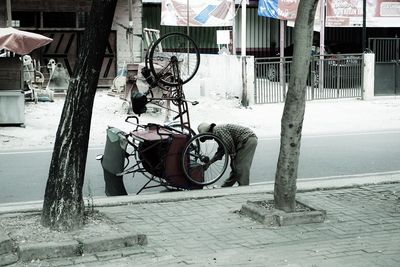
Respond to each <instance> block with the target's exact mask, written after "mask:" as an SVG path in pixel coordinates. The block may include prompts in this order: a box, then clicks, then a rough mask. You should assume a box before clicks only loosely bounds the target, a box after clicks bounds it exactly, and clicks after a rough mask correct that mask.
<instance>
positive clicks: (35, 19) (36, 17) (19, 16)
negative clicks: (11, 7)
mask: <svg viewBox="0 0 400 267" xmlns="http://www.w3.org/2000/svg"><path fill="white" fill-rule="evenodd" d="M12 20H13V21H15V22H19V23H16V24H15V25H16V26H17V27H25V28H38V27H40V13H39V12H27V11H14V12H12ZM18 24H19V25H18Z"/></svg>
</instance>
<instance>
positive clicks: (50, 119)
mask: <svg viewBox="0 0 400 267" xmlns="http://www.w3.org/2000/svg"><path fill="white" fill-rule="evenodd" d="M196 100H197V101H199V104H198V105H196V106H191V105H190V106H189V112H190V119H191V126H192V128H194V129H196V128H197V125H198V124H199V123H201V122H203V121H208V122H215V123H237V124H241V125H244V126H248V127H250V128H252V129H253V130H254V131H255V132H256V134H257V135H258V136H259V138H271V137H272V138H276V137H279V135H280V120H281V116H282V111H283V107H284V104H283V103H278V104H262V105H260V104H259V105H254V106H252V107H251V108H247V109H245V108H240V107H239V105H238V100H236V99H215V98H212V97H201V98H199V99H196ZM63 104H64V98H63V97H57V98H56V99H55V102H39V103H38V104H34V103H32V102H27V103H26V105H25V127H19V126H16V127H14V126H0V151H7V150H24V149H26V150H35V149H38V150H42V149H50V148H52V146H53V144H54V140H55V134H56V131H57V127H58V123H59V120H60V116H61V111H62V108H63ZM126 116H127V114H126V111H125V109H124V107H123V101H122V100H121V99H119V98H118V97H113V96H109V95H107V91H105V90H100V91H98V92H97V94H96V98H95V103H94V109H93V116H92V124H91V134H90V145H89V146H90V147H101V146H104V143H105V140H106V134H105V131H106V128H107V126H108V125H110V126H114V127H118V128H120V129H122V130H124V131H130V130H132V129H133V126H132V125H131V124H128V123H126V122H125V121H124V120H125V118H126ZM164 119H165V115H164V114H163V113H161V114H160V113H156V114H155V113H148V114H144V115H142V116H141V117H140V122H141V123H148V122H154V123H163V122H164ZM399 130H400V97H385V98H376V99H374V100H368V101H363V100H358V99H338V100H319V101H309V102H307V104H306V112H305V119H304V127H303V135H304V136H307V135H328V134H329V135H330V134H346V133H366V132H376V131H399Z"/></svg>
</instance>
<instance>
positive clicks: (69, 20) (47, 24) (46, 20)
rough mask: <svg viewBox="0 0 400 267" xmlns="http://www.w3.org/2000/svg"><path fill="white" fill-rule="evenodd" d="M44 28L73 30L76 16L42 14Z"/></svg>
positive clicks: (73, 14) (66, 13)
mask: <svg viewBox="0 0 400 267" xmlns="http://www.w3.org/2000/svg"><path fill="white" fill-rule="evenodd" d="M43 27H44V28H75V27H76V14H75V13H74V12H43Z"/></svg>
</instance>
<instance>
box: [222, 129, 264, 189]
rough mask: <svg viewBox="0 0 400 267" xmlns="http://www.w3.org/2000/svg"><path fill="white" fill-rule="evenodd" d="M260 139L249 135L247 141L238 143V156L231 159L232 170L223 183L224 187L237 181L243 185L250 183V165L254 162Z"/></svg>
mask: <svg viewBox="0 0 400 267" xmlns="http://www.w3.org/2000/svg"><path fill="white" fill-rule="evenodd" d="M257 143H258V139H257V137H255V136H252V137H249V138H248V139H247V140H246V142H245V143H241V144H239V145H238V147H237V150H236V156H235V157H234V158H233V159H231V172H230V174H229V177H228V178H227V179H226V180H225V182H224V183H223V184H222V187H228V186H233V185H234V184H235V183H236V182H238V184H239V185H240V186H241V185H249V183H250V167H251V164H252V163H253V158H254V153H255V151H256V147H257Z"/></svg>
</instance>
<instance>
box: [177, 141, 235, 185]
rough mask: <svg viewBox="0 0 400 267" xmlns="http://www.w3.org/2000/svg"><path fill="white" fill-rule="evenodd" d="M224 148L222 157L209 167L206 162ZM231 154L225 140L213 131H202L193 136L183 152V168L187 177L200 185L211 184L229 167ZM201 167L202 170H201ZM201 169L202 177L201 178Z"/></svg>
mask: <svg viewBox="0 0 400 267" xmlns="http://www.w3.org/2000/svg"><path fill="white" fill-rule="evenodd" d="M219 149H222V158H221V159H220V160H218V161H215V162H214V163H212V164H210V165H209V166H208V168H207V169H205V168H204V164H206V163H208V162H209V161H210V159H211V158H212V157H213V156H214V155H215V154H216V153H217V151H218V150H219ZM228 161H229V154H228V150H227V148H226V146H225V144H224V143H223V141H222V140H221V139H220V138H219V137H218V136H216V135H214V134H212V133H202V134H198V135H195V136H194V137H192V138H191V139H190V140H189V141H188V143H187V144H186V146H185V149H184V150H183V153H182V160H181V164H182V170H183V173H184V174H185V176H186V178H188V179H189V180H190V181H191V182H193V183H195V184H199V185H203V186H206V185H210V184H212V183H215V182H216V181H218V180H219V179H220V178H221V177H222V175H223V174H224V173H225V171H226V168H227V167H228ZM200 169H201V170H200ZM199 171H200V172H201V174H202V179H199Z"/></svg>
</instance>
